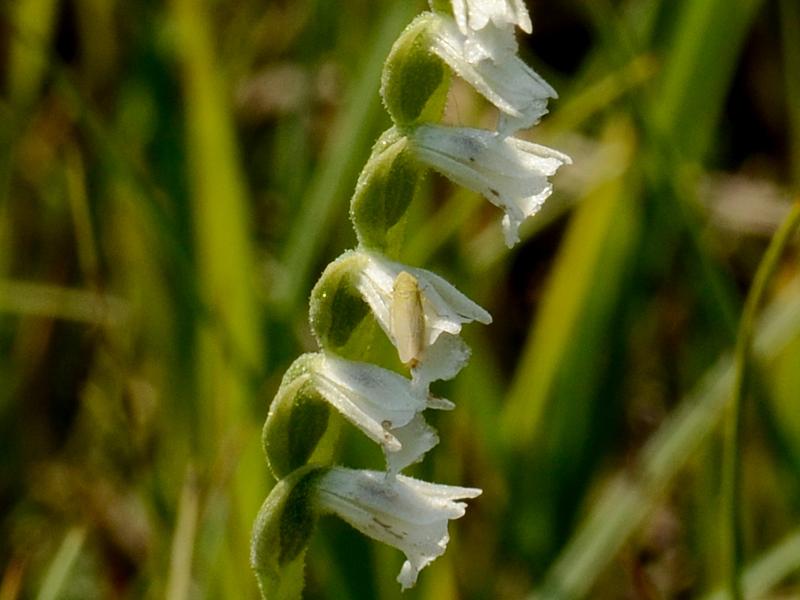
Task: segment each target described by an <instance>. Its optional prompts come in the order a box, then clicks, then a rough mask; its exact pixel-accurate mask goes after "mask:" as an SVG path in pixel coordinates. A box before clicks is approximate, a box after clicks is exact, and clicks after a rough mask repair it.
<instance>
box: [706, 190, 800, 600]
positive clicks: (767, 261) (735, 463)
mask: <svg viewBox="0 0 800 600" xmlns="http://www.w3.org/2000/svg"><path fill="white" fill-rule="evenodd" d="M798 227H800V201H798V202H796V203H795V204H794V206H793V207H792V210H791V211H790V212H789V215H788V216H787V217H786V219H785V220H784V222H783V223H782V224H781V226H780V228H778V231H777V232H776V233H775V235H774V236H773V238H772V241H771V242H770V244H769V247H768V248H767V251H766V253H765V254H764V257H763V259H762V260H761V264H759V266H758V270H757V271H756V275H755V279H754V281H753V285H752V287H751V288H750V292H749V293H748V295H747V299H746V301H745V305H744V309H743V311H742V318H741V321H740V325H739V335H738V337H737V340H736V349H735V351H734V373H735V375H734V384H733V394H732V398H731V402H730V404H729V406H728V414H727V418H726V422H725V439H724V445H725V446H724V452H723V461H724V462H723V466H722V468H723V471H722V518H723V524H722V529H721V540H720V541H721V546H722V547H721V556H722V557H723V576H724V578H725V585H726V589H727V592H728V595H729V597H730V598H732V599H733V600H742V598H743V595H742V587H741V570H742V540H741V530H740V527H739V524H740V523H741V513H742V508H741V502H740V493H739V491H740V486H741V460H740V458H741V457H740V453H741V445H742V405H743V403H744V397H745V394H746V391H747V387H748V381H749V378H750V369H749V363H750V351H751V350H750V349H751V346H752V339H753V329H754V326H755V319H756V314H757V313H758V309H759V306H760V305H761V302H762V300H763V297H764V294H765V293H766V291H767V285H768V283H769V281H770V279H771V278H772V274H773V273H774V272H775V269H776V268H777V266H778V262H779V260H780V257H781V255H782V254H783V251H784V250H785V249H786V246H787V245H788V244H789V242H790V241H791V239H792V236H793V234H794V232H795V231H796V230H797V229H798Z"/></svg>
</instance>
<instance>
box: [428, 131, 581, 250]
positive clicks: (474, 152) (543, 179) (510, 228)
mask: <svg viewBox="0 0 800 600" xmlns="http://www.w3.org/2000/svg"><path fill="white" fill-rule="evenodd" d="M413 143H414V147H415V149H416V151H417V154H418V155H419V157H420V159H421V160H422V161H424V162H426V163H427V164H429V165H430V166H431V167H433V168H434V169H436V170H437V171H439V172H440V173H442V174H443V175H445V176H447V177H449V178H450V179H452V180H453V181H454V182H456V183H458V184H459V185H463V186H464V187H466V188H469V189H471V190H474V191H476V192H480V193H481V194H483V196H484V197H485V198H486V199H487V200H489V201H490V202H491V203H492V204H494V205H495V206H498V207H500V208H502V209H503V210H504V211H505V212H506V217H505V218H504V219H503V230H504V233H505V237H506V244H507V245H508V246H509V247H511V246H513V245H514V243H516V242H517V241H519V234H518V229H519V225H520V224H521V223H522V221H523V220H525V218H527V217H529V216H531V215H533V214H535V213H536V212H537V211H538V210H539V209H540V208H541V206H542V204H544V201H545V200H546V199H547V198H548V197H549V196H550V194H551V193H552V186H551V184H550V182H549V181H548V179H547V178H548V177H549V176H551V175H553V174H555V172H556V171H557V170H558V169H559V167H561V166H562V165H565V164H571V162H572V160H571V159H570V158H569V157H568V156H567V155H566V154H562V153H561V152H558V151H557V150H553V149H551V148H547V147H545V146H540V145H538V144H533V143H531V142H527V141H525V140H521V139H518V138H513V137H501V136H498V135H496V134H494V133H492V132H489V131H483V130H480V129H468V128H459V127H444V126H440V125H424V126H422V127H419V128H417V130H416V131H415V132H414V137H413Z"/></svg>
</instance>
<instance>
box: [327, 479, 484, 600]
mask: <svg viewBox="0 0 800 600" xmlns="http://www.w3.org/2000/svg"><path fill="white" fill-rule="evenodd" d="M317 491H318V502H319V505H320V508H321V509H322V511H323V512H328V513H333V514H336V515H337V516H339V517H340V518H341V519H343V520H344V521H346V522H347V523H349V524H350V525H352V526H353V527H355V528H356V529H358V530H359V531H361V532H362V533H363V534H365V535H367V536H369V537H371V538H374V539H376V540H378V541H381V542H384V543H385V544H389V545H390V546H394V547H395V548H398V549H400V550H402V551H403V553H404V554H405V555H406V559H407V561H406V564H404V565H403V569H402V570H401V572H400V575H399V577H398V581H399V582H400V583H401V585H402V586H403V589H405V588H407V587H411V586H412V585H414V583H415V582H416V579H417V574H418V573H419V571H420V570H421V569H422V568H424V567H425V566H426V565H427V564H429V563H430V562H431V561H433V560H434V559H435V558H436V557H438V556H440V555H441V554H443V553H444V551H445V548H446V547H447V542H448V541H449V535H448V533H447V523H448V521H449V520H450V519H457V518H459V517H461V516H463V515H464V511H465V509H466V505H465V504H464V503H463V502H457V500H461V499H466V498H475V497H476V496H479V495H480V494H481V490H479V489H475V488H462V487H454V486H447V485H440V484H435V483H427V482H423V481H419V480H416V479H412V478H410V477H405V476H403V475H398V476H397V477H396V478H391V477H388V478H387V476H386V474H385V473H380V472H377V471H355V470H352V469H345V468H341V467H333V468H332V469H330V471H328V472H327V473H326V474H325V475H323V476H322V477H320V479H319V480H318V483H317Z"/></svg>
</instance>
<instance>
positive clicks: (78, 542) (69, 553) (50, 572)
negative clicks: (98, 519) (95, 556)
mask: <svg viewBox="0 0 800 600" xmlns="http://www.w3.org/2000/svg"><path fill="white" fill-rule="evenodd" d="M85 540H86V529H85V528H84V527H73V528H72V529H70V530H69V532H68V533H67V535H66V536H65V537H64V541H63V542H61V546H60V547H59V549H58V552H56V555H55V557H54V558H53V562H52V563H50V568H49V569H47V573H46V574H45V576H44V581H43V582H42V587H41V589H40V590H39V594H38V595H37V596H36V600H56V598H59V597H61V591H62V588H63V587H64V583H65V582H66V580H67V577H68V576H69V573H70V571H71V570H72V567H73V566H74V565H75V561H76V560H77V559H78V556H79V555H80V552H81V548H82V547H83V542H84V541H85Z"/></svg>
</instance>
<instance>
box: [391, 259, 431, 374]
mask: <svg viewBox="0 0 800 600" xmlns="http://www.w3.org/2000/svg"><path fill="white" fill-rule="evenodd" d="M389 319H390V324H391V325H390V326H391V330H392V333H393V334H394V336H395V341H396V342H397V354H398V356H399V357H400V361H401V362H402V363H403V364H404V365H407V366H409V367H410V368H412V369H414V368H416V367H417V365H418V364H419V361H420V358H421V357H422V353H423V352H424V350H425V313H424V312H423V310H422V294H421V293H420V289H419V282H418V281H417V278H416V277H414V276H413V275H411V273H409V272H408V271H400V273H398V274H397V277H395V280H394V285H393V286H392V304H391V306H390V307H389Z"/></svg>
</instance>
